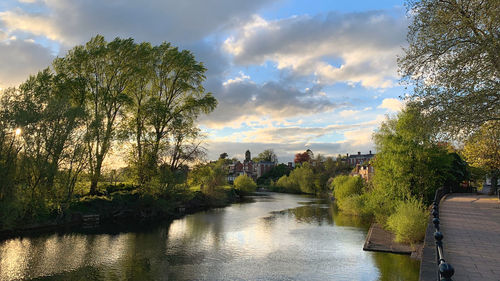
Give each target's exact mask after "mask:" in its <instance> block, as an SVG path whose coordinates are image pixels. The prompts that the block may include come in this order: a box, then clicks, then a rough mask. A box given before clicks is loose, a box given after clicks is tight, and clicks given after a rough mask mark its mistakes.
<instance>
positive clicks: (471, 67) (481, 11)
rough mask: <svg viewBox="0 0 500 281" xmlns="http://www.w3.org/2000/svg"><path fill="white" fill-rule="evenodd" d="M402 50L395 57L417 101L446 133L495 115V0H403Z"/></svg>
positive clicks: (499, 53) (498, 70)
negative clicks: (406, 24)
mask: <svg viewBox="0 0 500 281" xmlns="http://www.w3.org/2000/svg"><path fill="white" fill-rule="evenodd" d="M406 2H407V7H408V13H409V14H411V17H410V19H411V23H410V26H409V34H408V37H407V38H408V41H409V46H408V47H407V48H406V49H405V54H404V56H403V57H401V58H400V59H399V61H398V63H399V66H400V70H401V72H402V76H403V79H404V80H407V81H408V82H410V83H412V84H414V89H415V92H414V94H413V95H412V96H411V97H410V100H412V101H414V102H415V103H418V104H419V106H420V107H421V108H422V109H423V110H425V112H426V114H429V115H430V116H431V117H432V119H433V120H434V126H435V127H440V128H441V129H443V130H444V131H446V132H449V133H451V134H450V136H451V137H454V138H457V137H461V136H466V135H467V134H464V132H465V133H468V132H473V131H474V130H476V129H477V128H478V127H479V126H481V125H482V124H484V123H485V122H486V121H489V120H498V119H499V118H500V99H499V98H498V89H499V85H500V82H499V81H500V79H499V77H500V36H499V33H498V30H500V19H499V15H500V5H499V4H498V0H485V1H441V0H408V1H406Z"/></svg>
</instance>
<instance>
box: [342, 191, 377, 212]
mask: <svg viewBox="0 0 500 281" xmlns="http://www.w3.org/2000/svg"><path fill="white" fill-rule="evenodd" d="M337 205H338V206H339V209H341V210H342V211H343V212H344V213H346V214H349V215H356V216H367V215H370V212H369V210H368V209H367V208H366V206H365V205H366V195H365V194H362V195H358V194H355V195H351V196H348V197H345V198H343V199H342V200H341V201H339V202H338V203H337Z"/></svg>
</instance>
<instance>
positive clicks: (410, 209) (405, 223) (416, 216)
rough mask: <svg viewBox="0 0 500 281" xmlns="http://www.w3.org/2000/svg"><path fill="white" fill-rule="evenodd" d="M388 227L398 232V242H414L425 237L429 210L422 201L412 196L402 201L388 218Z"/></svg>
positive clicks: (395, 232)
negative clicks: (427, 210)
mask: <svg viewBox="0 0 500 281" xmlns="http://www.w3.org/2000/svg"><path fill="white" fill-rule="evenodd" d="M387 227H388V228H389V230H391V231H392V232H394V234H396V242H405V243H414V242H418V241H421V240H422V239H423V238H424V237H425V229H426V227H427V212H426V211H425V209H424V206H423V204H422V202H420V201H418V200H416V199H414V198H411V199H409V200H407V201H400V202H398V204H397V206H396V211H395V212H394V213H393V214H392V215H390V216H389V218H388V219H387Z"/></svg>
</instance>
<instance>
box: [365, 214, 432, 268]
mask: <svg viewBox="0 0 500 281" xmlns="http://www.w3.org/2000/svg"><path fill="white" fill-rule="evenodd" d="M394 240H395V235H394V233H392V232H390V231H387V230H385V229H383V228H382V226H381V225H380V224H378V223H372V224H371V226H370V229H369V230H368V234H367V235H366V240H365V244H364V245H363V251H372V252H383V253H392V254H400V255H410V256H411V257H412V258H414V259H418V260H420V259H421V258H422V246H423V245H422V243H418V244H416V245H409V244H404V243H398V242H395V241H394Z"/></svg>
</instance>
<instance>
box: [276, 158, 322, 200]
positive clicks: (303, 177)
mask: <svg viewBox="0 0 500 281" xmlns="http://www.w3.org/2000/svg"><path fill="white" fill-rule="evenodd" d="M313 177H314V174H313V170H312V169H311V168H310V166H309V164H308V163H304V165H302V166H300V167H297V168H295V169H294V170H293V171H292V172H291V173H290V175H288V176H283V177H281V178H280V179H279V180H278V182H276V186H277V187H278V188H282V189H284V190H286V191H287V192H294V193H297V192H302V193H310V194H315V193H316V190H315V186H314V183H313V182H312V178H313Z"/></svg>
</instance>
